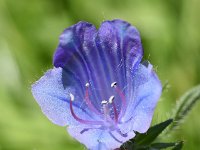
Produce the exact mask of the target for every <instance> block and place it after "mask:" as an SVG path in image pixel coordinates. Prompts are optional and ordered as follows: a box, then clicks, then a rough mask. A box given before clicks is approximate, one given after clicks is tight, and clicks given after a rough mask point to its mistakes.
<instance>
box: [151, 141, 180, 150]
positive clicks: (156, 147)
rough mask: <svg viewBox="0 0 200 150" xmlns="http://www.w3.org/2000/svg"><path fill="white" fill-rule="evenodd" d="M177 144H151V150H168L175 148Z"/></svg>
mask: <svg viewBox="0 0 200 150" xmlns="http://www.w3.org/2000/svg"><path fill="white" fill-rule="evenodd" d="M177 144H178V143H177V142H175V143H153V144H151V146H150V147H151V148H153V149H158V150H160V149H165V148H169V147H174V146H177Z"/></svg>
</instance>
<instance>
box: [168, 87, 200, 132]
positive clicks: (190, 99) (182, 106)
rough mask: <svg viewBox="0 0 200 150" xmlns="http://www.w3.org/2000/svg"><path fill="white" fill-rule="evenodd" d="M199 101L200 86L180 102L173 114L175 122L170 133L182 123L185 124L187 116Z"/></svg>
mask: <svg viewBox="0 0 200 150" xmlns="http://www.w3.org/2000/svg"><path fill="white" fill-rule="evenodd" d="M199 99H200V85H198V86H196V87H194V88H192V89H190V90H189V91H188V92H186V93H185V94H184V95H183V96H182V97H181V98H180V100H178V103H177V106H176V108H175V110H174V113H173V116H174V122H173V123H172V125H171V126H170V128H169V130H168V132H169V131H171V129H174V128H175V127H176V126H178V125H179V124H180V123H181V122H183V119H184V118H185V117H186V116H187V114H188V113H189V112H190V110H191V109H192V107H193V106H194V104H195V103H196V102H197V100H199Z"/></svg>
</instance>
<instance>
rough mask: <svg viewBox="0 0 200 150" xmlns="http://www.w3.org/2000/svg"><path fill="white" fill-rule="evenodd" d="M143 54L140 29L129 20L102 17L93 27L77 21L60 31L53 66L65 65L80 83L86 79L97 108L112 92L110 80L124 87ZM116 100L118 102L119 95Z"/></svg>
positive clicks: (66, 69) (82, 83) (83, 82)
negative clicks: (110, 19) (102, 20)
mask: <svg viewBox="0 0 200 150" xmlns="http://www.w3.org/2000/svg"><path fill="white" fill-rule="evenodd" d="M142 55H143V50H142V45H141V40H140V35H139V32H138V31H137V29H136V28H135V27H133V26H131V25H130V24H129V23H127V22H125V21H122V20H112V21H105V22H103V23H102V25H101V27H100V28H99V30H98V31H96V29H95V27H94V26H93V25H91V24H89V23H86V22H79V23H78V24H75V25H74V26H71V27H70V28H67V29H66V30H65V31H64V32H63V33H62V34H61V36H60V43H59V46H58V48H57V51H56V52H55V55H54V66H55V67H62V68H64V70H65V71H66V73H67V74H68V75H66V76H74V78H76V79H77V84H79V86H82V87H83V86H84V85H85V83H87V82H89V83H90V85H91V88H90V90H91V92H90V93H92V94H91V95H90V97H91V98H90V99H91V100H92V103H93V104H94V105H95V107H96V108H98V109H100V108H99V106H101V100H103V99H108V98H109V97H110V96H111V95H113V94H112V93H113V91H112V89H111V87H110V84H111V83H112V82H117V83H118V84H119V86H120V87H121V89H123V88H125V86H126V83H127V80H129V78H130V77H131V71H132V70H134V68H135V66H137V65H138V64H139V63H140V61H141V59H142ZM69 84H70V82H68V85H69ZM72 84H74V82H73V83H72ZM72 84H71V85H72ZM116 101H118V102H117V103H118V104H120V103H121V100H120V99H119V98H116ZM118 106H119V107H120V105H118Z"/></svg>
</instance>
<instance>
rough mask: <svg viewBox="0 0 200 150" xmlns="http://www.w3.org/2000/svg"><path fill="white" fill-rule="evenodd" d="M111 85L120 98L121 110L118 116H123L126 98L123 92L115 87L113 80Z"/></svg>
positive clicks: (115, 83)
mask: <svg viewBox="0 0 200 150" xmlns="http://www.w3.org/2000/svg"><path fill="white" fill-rule="evenodd" d="M111 87H114V88H115V91H116V92H117V93H118V94H119V96H120V98H121V101H122V108H121V111H120V116H123V114H124V112H125V109H126V98H125V96H124V94H123V92H122V91H121V90H120V89H119V88H118V87H117V82H113V83H112V84H111Z"/></svg>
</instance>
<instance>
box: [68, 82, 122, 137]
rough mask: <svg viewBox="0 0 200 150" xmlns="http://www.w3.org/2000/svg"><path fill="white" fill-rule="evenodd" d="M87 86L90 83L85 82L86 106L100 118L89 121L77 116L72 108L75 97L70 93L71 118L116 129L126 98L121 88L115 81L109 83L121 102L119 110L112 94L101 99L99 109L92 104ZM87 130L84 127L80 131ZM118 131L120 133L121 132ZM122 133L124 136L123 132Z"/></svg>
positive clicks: (104, 127)
mask: <svg viewBox="0 0 200 150" xmlns="http://www.w3.org/2000/svg"><path fill="white" fill-rule="evenodd" d="M89 88H90V84H89V83H86V84H85V97H84V101H85V103H86V104H87V106H88V108H89V109H90V112H91V113H94V114H95V115H97V116H98V117H99V118H101V120H100V121H96V120H95V121H90V120H84V119H81V118H80V117H79V116H77V115H76V112H74V109H73V101H74V100H75V98H74V95H73V94H72V93H70V112H71V115H72V116H73V118H74V119H75V120H77V121H78V122H80V123H82V124H87V125H100V127H99V129H103V130H108V131H113V130H118V127H117V125H118V124H119V123H120V120H121V116H123V114H124V112H125V109H126V98H125V95H124V94H123V92H122V90H121V89H120V88H119V87H118V86H117V82H113V83H111V88H114V89H115V92H116V93H117V94H118V95H119V97H120V100H121V104H122V105H121V109H120V110H117V107H116V104H115V96H114V95H111V96H110V97H109V99H107V100H101V107H100V108H101V109H97V108H96V107H95V106H94V105H93V104H92V101H91V100H90V98H89V94H90V93H89ZM88 130H89V129H84V130H83V131H82V133H84V132H85V131H88ZM119 133H120V134H122V133H121V132H119ZM122 135H123V136H124V134H122Z"/></svg>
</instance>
